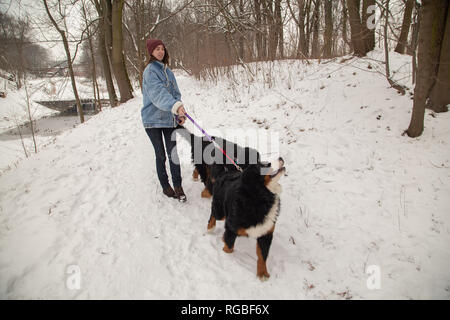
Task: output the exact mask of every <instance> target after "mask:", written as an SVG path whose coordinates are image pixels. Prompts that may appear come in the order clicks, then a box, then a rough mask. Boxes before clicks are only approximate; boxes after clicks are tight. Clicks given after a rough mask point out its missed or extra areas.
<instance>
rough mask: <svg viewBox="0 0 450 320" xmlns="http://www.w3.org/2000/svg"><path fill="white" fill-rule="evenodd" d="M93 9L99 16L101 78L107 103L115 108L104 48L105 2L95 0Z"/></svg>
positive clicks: (107, 59)
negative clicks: (105, 90) (105, 91)
mask: <svg viewBox="0 0 450 320" xmlns="http://www.w3.org/2000/svg"><path fill="white" fill-rule="evenodd" d="M94 4H95V8H96V9H97V13H98V16H99V23H98V51H99V53H100V57H101V59H102V69H103V76H104V78H105V81H106V88H107V90H108V97H109V103H110V105H111V107H115V106H116V105H117V95H116V90H115V88H114V82H113V78H112V74H111V63H110V60H109V55H108V49H107V47H106V35H105V32H106V29H107V28H108V23H107V22H106V19H107V18H106V14H107V8H106V2H105V1H103V0H100V1H99V0H96V1H95V2H94Z"/></svg>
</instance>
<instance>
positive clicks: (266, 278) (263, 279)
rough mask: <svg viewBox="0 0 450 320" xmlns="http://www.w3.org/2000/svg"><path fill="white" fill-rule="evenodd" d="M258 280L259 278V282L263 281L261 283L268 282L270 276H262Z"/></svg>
mask: <svg viewBox="0 0 450 320" xmlns="http://www.w3.org/2000/svg"><path fill="white" fill-rule="evenodd" d="M258 278H259V280H261V282H266V281H267V280H269V278H270V276H265V275H262V276H258Z"/></svg>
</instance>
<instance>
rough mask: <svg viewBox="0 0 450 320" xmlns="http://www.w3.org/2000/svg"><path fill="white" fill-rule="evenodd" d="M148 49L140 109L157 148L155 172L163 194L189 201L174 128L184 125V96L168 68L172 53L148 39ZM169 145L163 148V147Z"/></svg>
mask: <svg viewBox="0 0 450 320" xmlns="http://www.w3.org/2000/svg"><path fill="white" fill-rule="evenodd" d="M147 50H148V53H149V55H150V60H149V62H148V64H147V67H146V68H145V70H144V74H143V81H142V93H143V98H144V106H143V108H142V110H141V116H142V122H143V124H144V128H145V131H146V132H147V135H148V136H149V138H150V141H151V142H152V144H153V147H154V148H155V155H156V171H157V173H158V179H159V182H160V183H161V187H162V189H163V193H164V194H165V195H166V196H168V197H170V198H177V199H178V200H179V201H180V202H185V201H186V195H185V194H184V191H183V188H182V186H181V170H180V162H179V160H178V154H177V149H176V143H177V142H176V139H175V133H174V131H175V127H176V126H177V121H178V123H179V124H183V123H184V121H185V119H186V118H185V112H186V111H185V110H184V107H183V103H182V102H181V93H180V90H179V89H178V85H177V81H176V80H175V76H174V75H173V73H172V71H171V70H170V69H169V68H168V66H167V65H168V62H169V53H168V52H167V50H166V48H165V45H164V43H163V42H162V41H161V40H159V39H148V40H147ZM163 137H164V142H165V144H166V149H164V144H163ZM166 153H167V156H168V158H169V164H170V173H171V174H172V183H173V186H174V189H172V187H171V186H170V183H169V178H168V176H167V171H166Z"/></svg>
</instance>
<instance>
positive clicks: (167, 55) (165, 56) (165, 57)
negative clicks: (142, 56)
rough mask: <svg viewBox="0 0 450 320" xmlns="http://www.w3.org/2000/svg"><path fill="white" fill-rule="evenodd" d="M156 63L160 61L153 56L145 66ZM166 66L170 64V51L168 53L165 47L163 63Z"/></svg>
mask: <svg viewBox="0 0 450 320" xmlns="http://www.w3.org/2000/svg"><path fill="white" fill-rule="evenodd" d="M154 61H159V60H158V59H156V58H155V57H154V56H153V55H150V58H149V59H148V61H147V64H146V65H145V66H148V65H149V64H150V63H152V62H154ZM161 62H162V63H164V64H169V51H167V49H166V48H165V47H164V58H163V59H162V61H161Z"/></svg>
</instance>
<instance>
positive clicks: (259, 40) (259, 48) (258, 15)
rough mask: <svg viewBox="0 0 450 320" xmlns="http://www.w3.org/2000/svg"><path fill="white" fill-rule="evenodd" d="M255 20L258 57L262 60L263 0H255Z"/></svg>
mask: <svg viewBox="0 0 450 320" xmlns="http://www.w3.org/2000/svg"><path fill="white" fill-rule="evenodd" d="M254 5H255V22H256V26H255V27H256V30H257V31H256V34H255V41H256V51H257V55H256V56H257V59H258V60H262V59H263V56H264V55H263V32H262V30H263V23H262V17H261V0H255V3H254Z"/></svg>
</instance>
